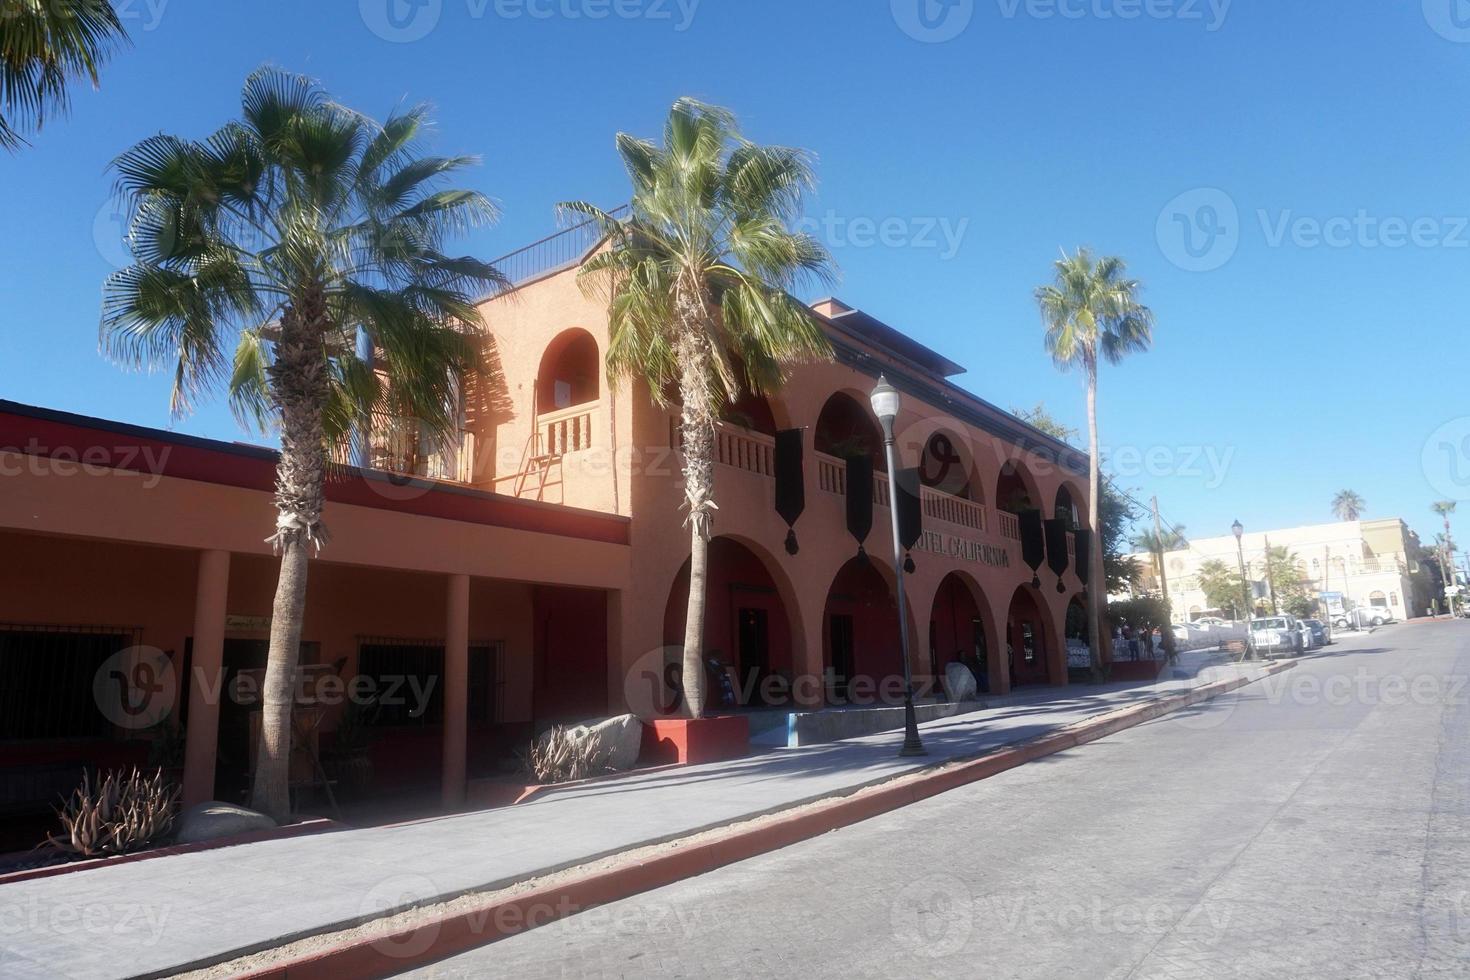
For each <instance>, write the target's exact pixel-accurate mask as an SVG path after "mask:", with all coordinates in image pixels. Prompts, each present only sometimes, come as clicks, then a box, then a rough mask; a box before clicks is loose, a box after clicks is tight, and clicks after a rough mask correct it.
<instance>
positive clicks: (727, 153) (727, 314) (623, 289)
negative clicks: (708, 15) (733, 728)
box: [562, 99, 832, 718]
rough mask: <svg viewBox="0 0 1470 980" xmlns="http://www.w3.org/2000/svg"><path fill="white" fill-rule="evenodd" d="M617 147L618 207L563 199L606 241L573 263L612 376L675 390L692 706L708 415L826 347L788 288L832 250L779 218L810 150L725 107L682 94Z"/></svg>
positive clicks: (700, 636)
mask: <svg viewBox="0 0 1470 980" xmlns="http://www.w3.org/2000/svg"><path fill="white" fill-rule="evenodd" d="M617 148H618V153H619V154H620V155H621V156H622V158H623V166H624V167H625V168H627V171H628V176H629V178H630V179H631V180H632V182H633V200H632V204H631V206H630V213H629V216H628V217H627V218H626V219H623V220H619V219H618V218H615V217H613V216H612V215H610V214H608V213H606V212H604V211H602V210H601V209H599V208H596V207H594V206H592V205H591V204H587V203H585V202H581V201H577V202H570V203H566V204H563V205H562V209H563V210H564V211H565V212H567V213H569V214H574V215H581V216H586V217H589V218H590V219H591V220H592V221H594V222H595V223H596V224H597V225H598V226H599V227H600V229H601V231H602V232H603V234H605V235H606V236H607V237H608V239H609V242H610V245H609V248H608V249H607V250H606V251H604V252H602V253H600V254H598V255H596V256H594V257H593V258H592V259H591V260H589V261H588V262H587V263H586V265H585V266H584V267H583V269H582V272H581V273H580V281H581V282H582V284H583V287H584V288H585V289H586V290H588V292H589V293H590V294H594V295H599V296H603V297H605V298H606V299H607V301H608V304H609V305H608V317H609V323H610V328H611V334H612V335H611V340H610V343H609V346H608V352H607V372H608V375H609V377H611V378H612V379H614V380H619V379H632V380H636V381H641V382H643V383H646V384H647V385H648V389H649V392H650V394H651V395H652V396H653V398H654V399H655V400H656V401H658V402H659V403H661V404H662V403H663V402H664V400H665V398H666V397H667V395H666V393H667V392H669V391H671V390H677V391H678V393H679V394H678V397H679V402H680V411H681V416H682V430H681V431H682V436H683V440H682V451H683V470H684V488H685V491H684V492H685V495H686V500H685V503H684V505H685V506H686V507H687V508H688V510H689V516H688V525H689V528H690V555H689V606H688V615H687V618H686V620H685V626H684V655H683V688H684V702H685V704H686V706H687V708H688V711H689V714H690V716H691V717H693V718H699V717H701V716H702V715H703V713H704V652H703V651H704V615H705V592H706V573H707V565H708V558H709V539H710V536H711V520H712V514H711V512H712V511H713V510H715V509H716V507H715V502H714V497H713V492H714V487H713V481H714V426H715V422H716V420H717V419H718V417H719V413H720V410H721V408H722V407H724V406H726V405H728V404H729V403H731V402H732V401H734V400H735V399H736V398H737V397H738V395H739V393H740V392H741V391H742V390H749V391H751V392H754V393H757V394H759V393H762V392H767V391H771V390H774V389H776V388H778V387H779V386H780V385H781V384H782V383H783V381H784V380H785V373H786V365H788V364H790V363H792V362H794V361H799V360H805V359H810V358H826V357H829V356H831V347H830V345H829V343H828V341H827V337H826V334H824V333H823V332H822V328H821V327H820V326H819V325H818V323H817V321H816V319H815V318H814V317H813V316H812V314H811V312H810V311H809V310H808V309H807V308H806V307H805V306H804V305H803V304H801V303H799V302H797V301H796V300H795V299H793V298H792V297H791V295H790V293H789V290H790V289H792V288H794V287H795V286H796V285H797V284H798V283H800V282H801V281H803V280H806V279H816V280H819V281H824V280H828V279H830V278H831V270H832V267H831V259H830V257H829V256H828V254H827V250H826V249H825V248H824V247H823V246H822V245H821V244H820V243H819V242H818V241H817V240H816V239H814V238H812V237H811V236H810V235H806V234H802V233H796V232H792V231H789V230H788V228H789V227H790V226H791V224H792V222H793V221H794V220H795V219H796V218H798V217H800V213H801V205H802V200H803V197H804V195H805V193H806V191H807V190H808V189H809V188H811V187H812V186H813V183H814V179H813V173H812V169H811V162H810V158H809V157H808V155H807V154H806V153H805V152H803V151H801V150H795V149H788V148H786V147H779V146H757V145H755V144H753V143H750V142H748V141H747V140H745V139H744V138H743V137H742V136H741V135H740V131H739V129H738V127H737V125H736V122H735V117H734V116H733V115H731V113H730V112H728V111H727V110H725V109H721V108H718V107H715V106H710V105H705V104H703V103H700V102H696V101H694V100H693V99H680V100H679V101H678V102H675V103H674V106H673V108H672V109H671V110H670V112H669V117H668V121H667V123H666V124H665V126H664V134H663V145H662V146H660V145H658V144H656V143H654V142H651V141H649V140H643V139H638V138H636V137H633V136H629V135H627V134H624V133H619V134H618V137H617Z"/></svg>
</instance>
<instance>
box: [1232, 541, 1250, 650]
mask: <svg viewBox="0 0 1470 980" xmlns="http://www.w3.org/2000/svg"><path fill="white" fill-rule="evenodd" d="M1230 530H1231V531H1233V532H1234V533H1235V558H1236V560H1237V561H1238V562H1240V598H1241V601H1242V602H1244V603H1245V605H1244V607H1243V609H1244V611H1245V613H1244V614H1245V649H1246V652H1247V654H1248V655H1249V656H1250V657H1251V659H1255V644H1253V643H1252V642H1251V593H1250V583H1249V582H1247V581H1246V580H1245V545H1244V543H1242V541H1241V538H1242V536H1243V535H1244V534H1245V525H1243V524H1241V523H1240V521H1236V522H1235V523H1234V524H1232V525H1230Z"/></svg>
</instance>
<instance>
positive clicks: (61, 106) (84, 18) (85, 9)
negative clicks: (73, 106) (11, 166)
mask: <svg viewBox="0 0 1470 980" xmlns="http://www.w3.org/2000/svg"><path fill="white" fill-rule="evenodd" d="M127 38H128V35H127V32H126V31H125V30H123V26H122V22H121V21H119V20H118V17H117V12H116V11H115V10H113V9H112V4H111V3H109V2H107V0H0V147H4V148H5V149H8V150H14V149H16V148H17V147H19V146H20V145H21V144H22V143H24V142H25V139H24V138H23V137H22V136H21V133H22V132H23V131H39V130H40V129H41V126H42V125H43V124H44V123H45V122H46V120H47V119H48V118H50V117H51V116H52V115H59V114H62V113H65V112H66V110H67V107H68V105H70V99H69V97H68V95H67V89H66V86H67V83H68V82H70V81H71V80H72V79H73V78H78V77H82V76H85V77H86V78H88V79H90V80H91V82H92V85H93V86H94V87H95V86H96V85H97V68H98V67H99V66H100V65H101V64H102V62H103V61H104V60H105V59H106V58H107V56H108V55H109V54H111V53H112V49H113V48H115V47H117V46H118V44H120V43H121V42H123V41H126V40H127Z"/></svg>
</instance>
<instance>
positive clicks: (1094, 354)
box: [1036, 248, 1154, 679]
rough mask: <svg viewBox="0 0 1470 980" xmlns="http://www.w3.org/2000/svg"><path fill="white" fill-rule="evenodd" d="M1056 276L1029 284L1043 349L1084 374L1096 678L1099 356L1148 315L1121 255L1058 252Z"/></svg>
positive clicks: (1140, 338) (1148, 323)
mask: <svg viewBox="0 0 1470 980" xmlns="http://www.w3.org/2000/svg"><path fill="white" fill-rule="evenodd" d="M1053 268H1054V272H1055V280H1054V281H1053V282H1052V283H1050V284H1048V285H1045V286H1042V287H1040V288H1039V289H1037V290H1036V302H1037V305H1038V306H1040V307H1041V319H1042V323H1043V326H1044V327H1045V330H1046V338H1045V343H1046V349H1047V352H1048V353H1050V354H1051V356H1052V359H1053V360H1054V361H1055V362H1056V364H1057V366H1058V367H1060V368H1062V369H1063V370H1070V369H1071V368H1081V369H1082V371H1083V374H1084V376H1085V377H1086V379H1087V438H1088V456H1089V461H1090V473H1089V477H1090V484H1091V485H1090V488H1089V489H1090V493H1089V494H1088V501H1087V523H1088V526H1089V527H1091V528H1092V529H1093V532H1094V533H1093V535H1092V549H1093V554H1092V561H1091V562H1090V563H1089V565H1088V579H1089V581H1088V584H1087V593H1088V603H1087V608H1088V613H1087V615H1088V646H1089V648H1090V650H1089V652H1090V654H1091V658H1092V672H1093V676H1094V677H1095V678H1098V679H1100V678H1101V676H1102V657H1101V651H1100V648H1099V639H1098V638H1099V637H1100V636H1101V633H1102V629H1101V612H1102V607H1103V604H1104V603H1105V602H1106V601H1107V594H1106V590H1105V589H1104V587H1103V567H1102V566H1103V555H1102V537H1101V536H1100V535H1099V534H1098V533H1096V532H1097V530H1098V528H1099V526H1100V525H1099V523H1098V502H1099V499H1100V498H1101V495H1102V487H1101V482H1102V478H1101V469H1100V463H1101V461H1100V459H1099V458H1098V436H1097V374H1098V365H1099V363H1100V362H1101V361H1107V362H1109V363H1111V364H1117V363H1118V362H1120V361H1122V360H1123V358H1124V357H1126V356H1128V355H1129V354H1131V353H1133V352H1135V351H1145V350H1148V348H1149V346H1150V344H1152V343H1153V326H1154V314H1153V311H1152V310H1150V309H1149V308H1148V307H1147V306H1144V305H1143V304H1142V303H1140V302H1139V299H1138V295H1139V293H1140V292H1141V291H1142V288H1143V287H1142V284H1141V283H1139V281H1138V280H1136V279H1130V278H1128V275H1127V271H1128V270H1127V267H1126V266H1125V264H1124V262H1123V260H1122V259H1120V258H1116V257H1112V256H1106V257H1103V258H1099V259H1097V260H1095V261H1094V259H1093V257H1092V253H1091V251H1089V250H1088V249H1086V248H1079V249H1078V250H1077V254H1076V255H1068V254H1067V253H1066V252H1063V253H1062V257H1061V258H1060V259H1058V260H1057V262H1056V264H1055V265H1054V267H1053Z"/></svg>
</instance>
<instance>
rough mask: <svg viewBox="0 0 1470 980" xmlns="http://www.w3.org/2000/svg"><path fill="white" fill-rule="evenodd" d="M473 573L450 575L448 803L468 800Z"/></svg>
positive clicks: (446, 706)
mask: <svg viewBox="0 0 1470 980" xmlns="http://www.w3.org/2000/svg"><path fill="white" fill-rule="evenodd" d="M469 694H470V577H469V576H468V575H451V576H449V603H448V608H447V618H446V621H445V625H444V806H445V808H446V809H454V808H456V807H459V806H461V805H462V804H463V803H464V797H465V753H466V749H467V742H468V739H469V715H470V701H469Z"/></svg>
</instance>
